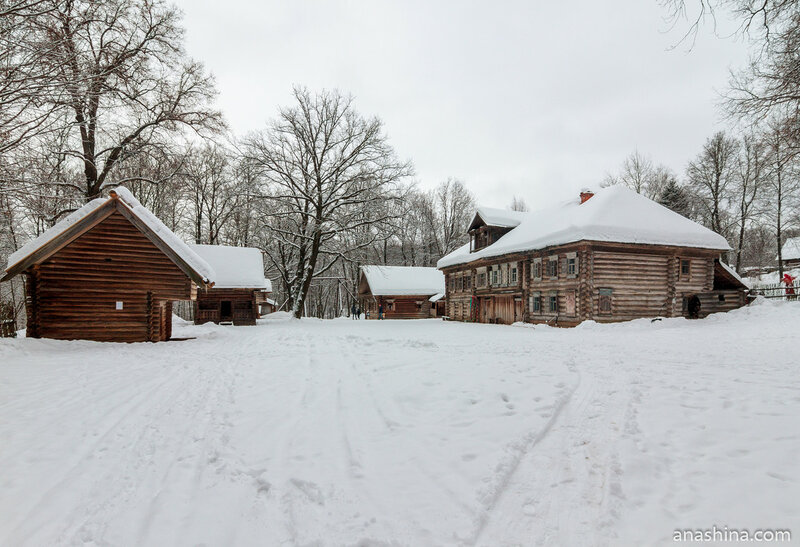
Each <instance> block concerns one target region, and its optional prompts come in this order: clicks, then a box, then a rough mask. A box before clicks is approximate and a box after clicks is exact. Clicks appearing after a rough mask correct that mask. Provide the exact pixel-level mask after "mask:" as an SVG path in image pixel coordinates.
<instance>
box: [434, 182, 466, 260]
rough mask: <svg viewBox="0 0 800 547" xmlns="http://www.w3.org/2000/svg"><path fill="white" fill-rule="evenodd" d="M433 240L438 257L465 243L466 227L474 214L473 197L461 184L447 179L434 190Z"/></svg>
mask: <svg viewBox="0 0 800 547" xmlns="http://www.w3.org/2000/svg"><path fill="white" fill-rule="evenodd" d="M434 198H435V199H434V203H435V210H434V212H435V215H436V217H435V221H436V226H435V229H434V238H435V243H436V251H437V253H438V256H439V257H442V256H444V255H446V254H447V253H449V252H451V251H454V250H456V249H457V248H458V247H460V246H461V245H463V244H464V243H466V241H467V238H468V236H467V233H466V232H467V225H468V224H469V221H470V220H471V217H472V214H473V213H474V212H475V211H474V209H475V197H474V196H473V195H472V192H470V191H469V190H468V189H467V187H466V186H465V185H464V183H463V182H461V181H460V180H457V179H453V178H449V179H447V180H446V181H444V182H442V183H441V184H439V186H437V187H436V189H435V190H434Z"/></svg>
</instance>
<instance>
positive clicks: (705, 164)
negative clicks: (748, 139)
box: [686, 131, 738, 235]
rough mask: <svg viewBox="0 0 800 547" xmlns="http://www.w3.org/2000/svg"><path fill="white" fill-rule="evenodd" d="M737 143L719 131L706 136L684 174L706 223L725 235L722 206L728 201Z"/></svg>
mask: <svg viewBox="0 0 800 547" xmlns="http://www.w3.org/2000/svg"><path fill="white" fill-rule="evenodd" d="M737 147H738V143H737V141H736V140H734V139H732V138H730V137H728V136H727V135H725V133H724V132H722V131H720V132H718V133H716V134H715V135H714V136H713V137H711V138H709V139H708V140H707V141H706V143H705V144H704V145H703V150H702V152H700V154H698V156H697V158H695V159H694V160H692V161H690V162H689V166H688V168H687V169H686V176H687V179H688V181H689V184H690V185H691V186H692V188H693V189H694V191H695V194H696V195H697V197H698V198H699V202H698V205H699V208H700V212H701V215H702V217H703V219H704V221H705V223H706V225H707V226H708V227H709V228H711V229H712V230H714V231H715V232H717V233H718V234H722V235H725V233H726V231H727V228H728V226H727V224H726V223H725V222H723V218H724V217H725V206H726V204H727V203H728V202H729V200H730V186H731V184H732V179H733V173H734V166H735V165H734V164H735V154H736V151H737Z"/></svg>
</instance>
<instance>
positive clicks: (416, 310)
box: [358, 266, 444, 319]
mask: <svg viewBox="0 0 800 547" xmlns="http://www.w3.org/2000/svg"><path fill="white" fill-rule="evenodd" d="M443 294H444V275H442V272H440V271H439V270H437V269H436V268H422V267H416V266H361V270H360V272H359V277H358V300H359V305H360V306H361V309H362V310H363V311H364V313H365V316H366V318H368V319H378V308H379V307H381V306H382V307H383V317H384V319H425V318H427V317H436V315H437V306H438V302H439V301H441V299H442V296H443Z"/></svg>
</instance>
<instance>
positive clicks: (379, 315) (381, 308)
mask: <svg viewBox="0 0 800 547" xmlns="http://www.w3.org/2000/svg"><path fill="white" fill-rule="evenodd" d="M378 319H383V304H381V305H379V306H378Z"/></svg>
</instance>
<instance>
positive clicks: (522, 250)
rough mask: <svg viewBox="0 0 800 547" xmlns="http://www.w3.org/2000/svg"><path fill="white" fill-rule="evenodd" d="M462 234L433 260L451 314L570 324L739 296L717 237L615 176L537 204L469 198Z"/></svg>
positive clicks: (725, 304) (712, 308)
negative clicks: (468, 219) (460, 241)
mask: <svg viewBox="0 0 800 547" xmlns="http://www.w3.org/2000/svg"><path fill="white" fill-rule="evenodd" d="M469 235H470V242H469V243H468V244H466V245H464V246H463V247H461V248H459V249H457V250H455V251H453V252H452V253H450V254H449V255H447V256H445V257H444V258H442V259H441V260H439V262H438V264H437V266H438V267H439V268H440V269H441V270H442V271H443V272H444V273H445V275H446V276H447V292H446V295H447V313H448V315H449V316H450V317H451V318H452V319H455V320H460V321H477V322H481V323H503V324H510V323H513V322H516V321H527V322H531V323H548V324H552V325H559V326H574V325H577V324H578V323H580V322H582V321H585V320H590V319H591V320H594V321H598V322H613V321H625V320H630V319H636V318H641V317H676V316H686V317H703V316H705V315H708V314H709V313H713V312H718V311H727V310H730V309H733V308H737V307H740V306H742V305H744V304H745V303H746V298H745V291H746V289H747V287H746V286H745V284H744V283H743V282H742V281H741V279H740V278H739V277H738V276H737V275H736V274H735V272H733V270H731V269H730V268H729V267H728V266H727V265H726V264H725V263H724V262H722V261H721V254H722V253H723V252H725V251H728V250H730V246H729V245H728V243H727V241H725V238H723V237H722V236H720V235H719V234H716V233H714V232H712V231H711V230H709V229H707V228H705V227H703V226H701V225H699V224H697V223H695V222H693V221H691V220H689V219H687V218H685V217H683V216H681V215H679V214H677V213H675V212H673V211H671V210H669V209H667V208H665V207H662V206H661V205H659V204H657V203H655V202H653V201H651V200H649V199H647V198H645V197H644V196H641V195H639V194H637V193H635V192H633V191H631V190H629V189H627V188H625V187H623V186H613V187H610V188H605V189H603V190H600V191H599V192H598V193H597V194H596V195H595V194H593V193H591V192H589V191H585V192H582V193H581V196H580V199H575V200H574V201H570V202H569V203H567V204H564V205H562V206H560V207H555V208H552V209H548V210H542V211H535V212H525V213H522V212H514V211H501V210H497V209H488V208H479V209H478V210H477V212H476V214H475V216H474V220H473V221H472V223H471V225H470V227H469Z"/></svg>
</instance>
